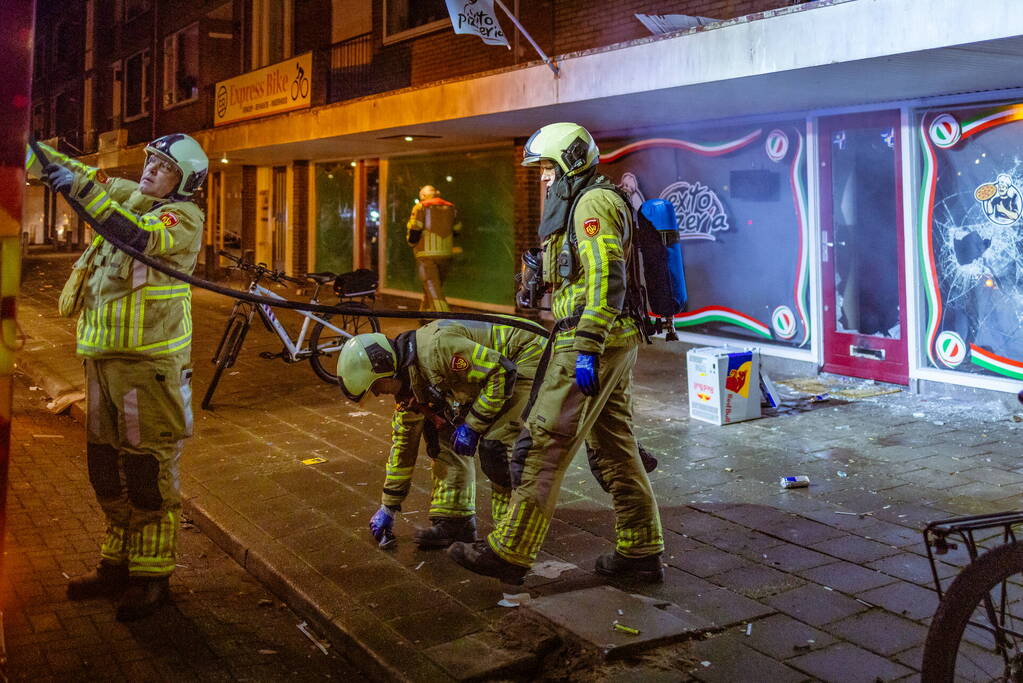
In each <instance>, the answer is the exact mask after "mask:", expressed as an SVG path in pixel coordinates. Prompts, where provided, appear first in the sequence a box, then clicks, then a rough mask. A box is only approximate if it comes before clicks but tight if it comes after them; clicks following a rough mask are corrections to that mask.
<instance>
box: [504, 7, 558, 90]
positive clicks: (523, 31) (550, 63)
mask: <svg viewBox="0 0 1023 683" xmlns="http://www.w3.org/2000/svg"><path fill="white" fill-rule="evenodd" d="M494 4H496V5H497V6H498V7H500V8H501V9H502V10H504V13H505V14H507V15H508V18H509V19H511V21H512V23H513V24H515V28H517V29H518V30H519V33H521V34H522V35H524V36H525V37H526V40H528V41H529V44H530V45H532V46H533V49H534V50H536V52H537V54H539V55H540V57H541V58H542V59H543V63H544V64H546V65H547V66H549V67H550V69H551V71H553V72H554V75H555V76H560V75H561V69H559V68H558V64H557V62H555V61H554V60H553V59H551V58H550V57H548V56H547V54H546V53H545V52H544V51H543V50H541V49H540V46H539V45H537V44H536V41H535V40H533V36H531V35H529V32H528V31H526V29H524V28H522V24H520V23H519V20H518V18H516V16H515V15H514V14H512V13H511V12H509V11H508V8H507V7H505V6H504V3H503V2H501V0H494Z"/></svg>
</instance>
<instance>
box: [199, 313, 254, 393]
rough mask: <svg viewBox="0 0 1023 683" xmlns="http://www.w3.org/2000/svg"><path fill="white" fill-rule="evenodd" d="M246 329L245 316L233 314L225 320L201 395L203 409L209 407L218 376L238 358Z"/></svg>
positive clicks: (247, 322) (246, 320)
mask: <svg viewBox="0 0 1023 683" xmlns="http://www.w3.org/2000/svg"><path fill="white" fill-rule="evenodd" d="M248 331H249V321H248V319H247V318H246V317H245V316H242V315H235V316H232V317H231V319H230V320H228V321H227V327H226V328H224V335H223V336H222V337H221V338H220V344H219V345H217V353H216V354H215V355H214V357H213V364H214V365H216V366H217V367H216V369H215V370H214V371H213V377H212V378H211V379H210V385H209V386H208V387H207V388H206V393H205V394H204V395H203V397H202V409H203V410H209V409H210V402H211V401H212V400H213V392H214V391H216V390H217V384H218V383H219V382H220V376H221V375H222V374H223V373H224V370H225V369H227V368H229V367H231V366H233V365H234V361H235V359H237V358H238V352H239V351H240V350H241V348H242V342H243V341H245V334H246V333H247V332H248Z"/></svg>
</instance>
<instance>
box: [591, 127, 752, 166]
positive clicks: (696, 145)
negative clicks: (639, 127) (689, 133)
mask: <svg viewBox="0 0 1023 683" xmlns="http://www.w3.org/2000/svg"><path fill="white" fill-rule="evenodd" d="M761 132H763V129H761V128H757V129H756V130H755V131H753V132H752V133H750V134H749V135H744V136H743V137H741V138H739V139H737V140H729V141H727V142H718V143H711V144H704V143H700V142H689V141H687V140H676V139H675V138H648V139H646V140H639V141H638V142H632V143H629V144H627V145H625V146H624V147H619V148H618V149H616V150H614V151H613V152H608V153H607V154H601V155H600V163H602V164H609V163H611V162H612V161H617V160H618V159H621V158H622V157H624V156H628V155H629V154H633V153H634V152H640V151H642V150H644V149H651V148H654V147H669V148H672V149H681V150H684V151H686V152H694V153H695V154H699V155H701V156H705V157H716V156H721V155H722V154H728V153H729V152H734V151H735V150H737V149H741V148H743V147H745V146H746V145H748V144H749V143H751V142H753V141H754V140H756V139H757V138H758V137H760V133H761Z"/></svg>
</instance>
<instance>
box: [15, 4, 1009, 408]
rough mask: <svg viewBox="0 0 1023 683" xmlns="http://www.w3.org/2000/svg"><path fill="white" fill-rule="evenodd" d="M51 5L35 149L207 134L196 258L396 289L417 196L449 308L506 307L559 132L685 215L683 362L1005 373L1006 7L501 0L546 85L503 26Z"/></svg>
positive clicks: (194, 7)
mask: <svg viewBox="0 0 1023 683" xmlns="http://www.w3.org/2000/svg"><path fill="white" fill-rule="evenodd" d="M40 4H41V11H40V17H39V24H40V27H41V28H42V27H46V28H45V29H44V30H41V31H40V32H38V33H37V35H39V36H40V37H39V40H38V43H37V46H36V62H37V68H36V73H37V74H44V75H41V76H40V79H38V80H37V81H36V85H37V89H36V93H35V95H34V102H33V130H34V131H35V134H36V135H37V137H39V138H42V139H47V138H54V137H56V138H58V139H59V140H61V141H62V142H65V143H70V144H71V145H73V146H76V147H78V149H79V151H80V152H81V153H82V154H84V155H86V159H88V160H91V161H92V162H94V163H97V164H99V165H101V166H104V167H105V168H108V169H109V170H110V171H111V172H113V173H117V172H123V173H125V174H133V173H137V172H138V169H139V168H140V167H141V163H142V147H143V146H144V143H145V142H146V141H148V140H149V139H150V138H152V137H155V136H156V135H159V134H163V133H167V132H171V131H173V130H185V131H188V132H190V133H192V134H193V135H195V136H196V137H197V138H199V139H200V140H201V141H202V143H203V144H204V146H205V148H206V149H207V151H208V152H209V154H210V157H211V162H212V167H211V168H212V171H213V172H212V173H211V177H210V182H209V185H208V187H207V191H206V193H205V195H204V197H203V201H204V202H205V204H206V208H207V212H208V215H209V230H208V234H207V239H208V242H209V244H208V253H207V260H208V261H210V262H211V263H212V262H213V260H214V256H213V254H215V250H216V249H218V248H223V247H229V248H231V247H235V248H240V249H243V250H249V251H251V252H253V253H254V255H255V256H256V258H258V259H259V260H262V261H266V262H268V263H274V264H276V265H279V266H281V267H284V268H287V269H289V270H290V271H292V272H304V271H307V270H334V271H344V270H349V269H351V268H354V267H372V268H374V269H377V270H378V271H380V273H381V282H382V286H383V288H384V289H385V290H389V291H393V292H399V293H407V294H410V295H414V293H415V291H416V289H417V286H416V281H415V274H414V269H413V267H412V257H411V253H410V250H409V249H408V247H407V245H406V244H405V242H404V223H405V220H406V219H407V217H408V214H409V212H410V210H411V207H412V205H413V202H414V201H415V197H416V193H417V190H418V188H419V187H420V186H421V185H423V184H432V185H435V186H437V187H438V188H440V189H441V191H442V193H443V194H444V196H445V197H446V198H448V199H450V200H451V201H453V202H454V203H455V204H456V206H458V208H459V212H460V216H461V220H462V224H463V231H462V235H461V237H460V244H459V246H460V247H461V253H460V254H459V255H458V256H456V258H455V259H454V263H453V266H452V273H451V276H450V280H449V285H448V294H449V297H450V298H452V299H453V300H454V301H455V302H457V303H463V304H466V305H471V306H473V307H476V308H481V309H489V310H497V311H511V310H514V309H513V301H512V291H513V288H512V285H511V277H512V274H513V273H514V272H515V271H516V269H517V264H518V255H519V254H520V253H521V251H522V250H523V249H524V248H526V247H528V246H533V244H534V242H535V238H534V236H533V235H534V228H535V225H536V222H537V220H538V217H539V206H540V194H539V190H538V187H537V183H536V180H537V178H536V173H535V172H534V171H530V170H528V169H523V168H520V167H518V165H517V161H518V158H519V157H520V155H521V145H522V144H523V142H524V139H525V137H527V136H528V135H529V134H530V133H531V132H532V131H533V130H534V129H535V128H537V127H538V126H540V125H543V124H544V123H548V122H552V121H556V120H575V121H578V122H579V123H581V124H584V125H586V126H587V127H588V128H589V129H590V130H591V131H593V132H594V134H595V135H596V137H597V139H598V142H599V144H600V147H601V150H602V162H603V163H604V164H605V168H606V170H607V173H608V174H609V175H610V176H611V177H613V178H614V179H615V180H616V181H617V182H619V183H620V184H622V185H623V186H624V187H626V188H627V189H628V191H629V192H630V194H631V196H632V197H633V198H634V201H635V202H636V203H638V202H640V201H642V200H643V199H645V198H650V197H663V198H665V199H668V200H669V201H671V202H672V203H673V205H674V206H675V208H676V214H677V216H678V218H679V223H680V236H681V237H682V239H683V245H684V250H685V261H686V268H687V274H688V279H689V291H690V306H689V310H688V311H687V312H686V313H684V314H682V315H681V316H679V317H678V318H677V319H676V320H675V326H676V329H677V330H678V331H679V334H680V336H681V337H682V338H683V339H684V340H685V341H689V342H692V343H696V344H702V345H709V344H715V345H716V344H722V343H728V344H737V345H743V346H756V347H758V348H760V349H761V352H762V353H763V354H765V355H769V356H777V357H781V358H785V359H789V360H791V361H795V362H805V363H807V364H808V365H811V366H814V367H820V368H823V369H825V370H829V371H833V372H837V373H840V374H846V375H851V376H857V377H868V378H873V379H878V380H885V381H891V382H896V383H900V384H907V383H914V384H927V383H931V382H935V383H938V384H940V385H943V384H952V385H959V386H963V387H974V388H980V389H990V390H996V391H1010V390H1011V391H1013V392H1015V391H1016V389H1017V388H1018V384H1019V380H1020V379H1023V334H1020V326H1021V325H1023V270H1021V269H1023V247H1021V245H1023V242H1021V240H1020V238H1019V232H1020V228H1019V226H1020V217H1021V212H1023V207H1021V206H1020V202H1021V199H1020V190H1019V188H1020V187H1021V183H1023V170H1021V169H1020V168H1019V166H1020V163H1019V162H1018V159H1017V154H1016V153H1015V151H1014V150H1015V149H1016V147H1017V144H1018V143H1017V141H1018V139H1019V138H1020V136H1021V135H1023V124H1021V123H1019V122H1018V119H1019V118H1023V117H1020V116H1019V112H1021V111H1023V90H1021V89H1020V87H1021V86H1023V83H1021V82H1019V78H1018V76H1017V75H1016V70H1015V69H1013V68H1012V63H1013V62H1012V60H1013V59H1014V57H1013V56H1014V55H1015V54H1018V49H1019V48H1020V46H1021V45H1023V37H1021V36H1023V17H1021V16H1020V13H1019V12H1018V11H1016V10H1017V8H1016V7H1015V3H1014V2H1013V1H1012V0H991V1H990V2H988V3H985V4H984V5H983V7H982V8H980V7H976V6H974V5H972V4H970V3H967V2H965V1H964V0H817V1H816V2H805V3H804V2H800V3H793V2H786V1H785V0H690V1H688V2H687V1H674V2H671V1H667V0H650V1H648V2H641V1H638V0H627V1H623V2H616V3H589V2H584V1H583V0H517V1H514V0H505V3H504V4H505V6H507V8H508V9H509V10H510V11H511V12H512V13H513V14H515V15H516V16H517V18H518V19H519V21H520V22H521V23H522V25H523V26H524V27H525V28H526V29H527V30H528V31H529V32H530V34H531V36H532V38H533V39H534V40H535V42H536V43H537V45H538V46H539V47H540V48H541V49H542V50H543V51H544V52H545V53H546V54H547V55H550V56H552V57H553V58H554V62H555V64H556V65H557V73H555V70H554V69H552V68H549V66H548V65H546V64H544V63H543V62H542V61H540V59H539V58H538V56H537V53H536V52H535V51H534V49H533V47H532V46H531V45H530V44H529V42H528V41H527V40H526V39H525V38H524V37H523V36H522V35H521V34H520V33H519V32H518V31H516V30H514V29H513V27H512V25H511V23H510V22H509V21H507V17H505V16H504V15H503V14H501V13H500V12H498V17H499V19H501V20H503V24H502V26H503V29H504V31H505V33H506V34H507V35H508V38H509V49H505V48H503V47H493V46H487V45H484V44H483V43H482V42H481V41H480V40H479V39H478V38H475V37H473V36H464V35H463V36H460V35H455V34H454V33H453V31H452V30H451V23H450V20H449V18H448V14H447V9H446V5H445V3H444V2H443V0H439V1H434V0H424V1H418V0H417V1H413V0H333V1H330V0H229V1H228V2H223V3H218V2H215V1H214V2H193V3H185V2H156V1H154V0H88V1H87V2H85V3H84V4H83V6H82V8H81V13H80V15H74V14H71V15H68V14H67V13H57V12H55V11H54V12H53V13H52V14H51V13H48V12H47V11H46V9H47V8H45V5H46V4H47V3H42V2H41V3H40ZM639 14H643V15H676V14H677V15H687V16H691V17H707V18H710V19H714V20H718V21H716V22H714V23H707V24H706V25H700V26H696V27H694V28H689V29H681V30H674V31H671V30H670V29H669V32H666V33H661V32H660V31H661V30H664V29H663V28H658V27H659V26H662V27H663V24H657V23H656V21H655V22H653V23H651V21H650V20H647V21H646V22H644V21H641V20H640V18H637V15H639ZM51 24H52V25H53V26H52V27H51ZM58 26H59V27H60V28H59V30H58V28H56V27H58ZM65 34H77V35H79V36H80V39H75V40H68V41H67V42H66V45H63V46H61V47H60V48H59V49H58V48H54V47H52V46H49V47H48V46H47V45H46V44H44V41H52V40H56V39H57V38H58V36H64V35H65ZM47 36H49V38H47ZM75 59H80V60H81V71H80V72H76V71H75V68H74V60H75ZM61 60H63V61H61ZM41 62H42V63H47V64H56V63H66V64H67V65H68V66H67V67H66V68H64V69H63V71H62V70H60V69H47V70H45V71H41V70H40V69H39V64H40V63H41ZM76 73H77V76H76ZM55 74H64V75H60V76H55ZM75 98H77V99H75ZM37 110H38V116H37V115H36V114H37ZM69 149H73V148H71V147H69ZM32 195H33V196H34V197H37V198H38V199H37V201H36V206H37V210H36V212H35V215H36V216H40V215H43V214H45V213H46V211H45V210H44V209H46V207H47V204H46V202H45V201H44V198H45V192H44V191H43V190H42V189H41V188H39V189H33V193H32ZM38 207H42V208H38ZM30 208H31V206H30ZM55 212H56V209H54V210H53V211H52V212H51V213H50V220H51V222H52V216H53V215H54V214H55ZM40 220H41V222H42V223H45V222H46V216H45V215H43V218H42V219H40ZM47 229H48V228H43V229H36V234H37V235H41V236H43V237H45V236H46V231H47Z"/></svg>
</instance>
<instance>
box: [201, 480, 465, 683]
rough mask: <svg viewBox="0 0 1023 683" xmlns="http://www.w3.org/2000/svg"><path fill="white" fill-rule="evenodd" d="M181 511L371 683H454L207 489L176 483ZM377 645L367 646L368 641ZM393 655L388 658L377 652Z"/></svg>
mask: <svg viewBox="0 0 1023 683" xmlns="http://www.w3.org/2000/svg"><path fill="white" fill-rule="evenodd" d="M182 497H183V508H184V511H185V513H186V514H187V515H188V516H189V518H190V519H191V520H192V522H193V523H194V524H195V525H196V526H197V527H199V529H200V530H202V531H203V533H205V534H206V535H207V536H209V537H210V539H211V540H213V542H214V543H216V544H217V545H218V546H220V547H221V548H223V550H224V551H225V552H226V553H227V554H228V555H230V556H231V557H232V558H234V560H235V561H236V562H238V564H240V565H241V566H242V567H243V568H244V569H245V570H246V571H247V572H249V574H251V575H252V576H254V577H255V578H256V579H258V580H259V581H260V582H261V583H263V584H264V585H265V586H267V587H268V588H269V589H270V590H271V591H272V592H273V593H274V594H276V595H277V596H278V597H280V598H281V599H282V600H284V601H285V602H287V603H288V605H289V606H290V607H291V608H292V609H293V610H295V611H296V612H298V613H299V614H301V615H302V616H303V617H305V618H307V619H309V620H310V621H311V622H312V624H313V625H314V627H315V628H316V629H317V630H318V631H319V632H320V633H321V634H323V635H324V636H325V637H326V638H327V639H328V640H329V641H330V642H331V643H332V644H334V645H335V646H337V647H338V648H340V649H341V652H342V654H343V656H345V657H346V658H347V659H349V660H350V661H352V663H353V664H355V665H356V666H357V667H358V668H360V669H361V670H362V671H363V672H364V673H366V674H367V675H369V676H370V677H372V678H373V679H374V680H385V681H422V680H435V681H443V680H454V679H453V678H451V677H450V676H449V675H448V674H447V673H445V672H444V671H443V670H442V669H441V668H439V667H437V666H436V665H435V664H433V663H432V662H430V660H428V659H427V658H426V657H423V656H422V655H419V654H417V653H415V652H414V650H413V649H412V648H409V647H408V644H407V643H405V642H402V641H401V639H400V638H396V637H392V636H391V635H390V634H389V633H387V632H386V631H385V630H384V629H383V628H381V624H380V623H379V621H376V620H374V619H373V618H372V616H371V615H369V614H367V613H366V612H365V610H362V609H359V608H352V607H351V603H352V600H351V598H350V597H349V596H348V595H347V594H346V593H344V592H343V591H340V590H337V589H336V588H332V587H331V583H330V582H329V581H327V580H326V579H325V578H324V577H322V576H321V575H320V574H319V572H317V571H316V570H315V569H314V568H313V567H311V566H310V565H309V564H307V563H306V562H304V561H302V560H301V559H300V558H298V557H297V556H296V555H295V554H294V553H292V552H291V551H290V550H289V549H287V548H286V547H285V546H284V545H282V544H281V543H279V542H277V541H276V540H275V539H273V538H272V537H270V536H269V535H268V534H266V533H265V532H264V531H262V530H261V529H259V528H258V527H257V526H255V525H254V524H252V523H251V522H250V521H248V520H247V519H245V517H244V516H242V515H241V514H239V513H238V512H237V511H235V510H234V509H233V508H231V507H230V506H229V505H228V504H227V503H225V502H224V501H222V500H221V499H220V498H218V497H217V496H216V495H215V494H213V493H212V492H211V491H209V489H206V487H204V486H202V484H199V483H197V482H195V483H187V484H186V482H185V481H182ZM371 640H372V641H377V642H375V643H374V646H370V642H369V641H371ZM382 652H388V653H394V654H395V655H398V656H396V657H393V658H389V657H385V656H383V655H382V654H381V653H382Z"/></svg>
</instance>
